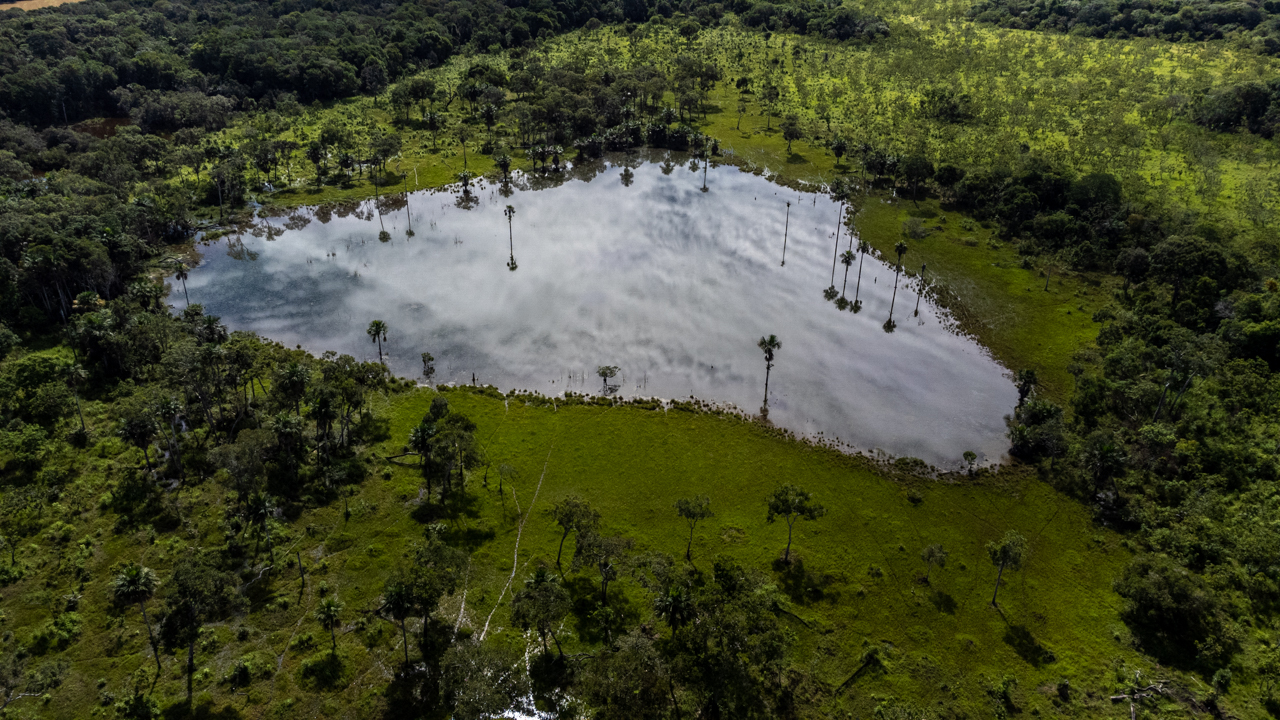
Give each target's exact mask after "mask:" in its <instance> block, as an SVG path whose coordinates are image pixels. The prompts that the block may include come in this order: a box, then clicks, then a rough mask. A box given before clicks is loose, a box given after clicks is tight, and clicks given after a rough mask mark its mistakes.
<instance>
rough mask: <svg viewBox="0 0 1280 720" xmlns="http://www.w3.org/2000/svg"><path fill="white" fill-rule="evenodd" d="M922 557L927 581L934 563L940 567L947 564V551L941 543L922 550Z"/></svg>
mask: <svg viewBox="0 0 1280 720" xmlns="http://www.w3.org/2000/svg"><path fill="white" fill-rule="evenodd" d="M920 559H921V560H923V561H924V581H925V582H926V583H927V582H929V572H930V571H931V570H932V569H933V566H934V565H937V566H938V567H940V568H943V567H946V566H947V551H946V550H945V549H943V547H942V546H941V545H936V544H935V545H930V546H928V547H926V548H925V549H924V550H921V551H920Z"/></svg>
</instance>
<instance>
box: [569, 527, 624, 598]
mask: <svg viewBox="0 0 1280 720" xmlns="http://www.w3.org/2000/svg"><path fill="white" fill-rule="evenodd" d="M634 544H635V541H633V540H632V539H631V538H629V537H623V536H621V535H601V534H599V533H597V532H589V533H586V534H582V535H579V536H578V546H577V547H576V548H574V551H573V569H574V570H579V569H581V568H584V567H587V566H593V567H595V569H596V570H597V571H598V572H599V573H600V605H601V607H607V606H608V604H609V583H611V582H613V581H614V580H616V579H618V575H619V572H618V564H619V563H620V562H621V561H622V560H623V559H624V558H625V557H626V555H627V553H628V552H630V551H631V547H632V546H633V545H634Z"/></svg>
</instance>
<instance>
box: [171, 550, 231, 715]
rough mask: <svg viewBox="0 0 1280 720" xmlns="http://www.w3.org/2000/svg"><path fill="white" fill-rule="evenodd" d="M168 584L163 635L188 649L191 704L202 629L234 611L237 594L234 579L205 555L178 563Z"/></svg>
mask: <svg viewBox="0 0 1280 720" xmlns="http://www.w3.org/2000/svg"><path fill="white" fill-rule="evenodd" d="M167 585H168V587H169V594H168V597H167V598H166V600H165V615H164V628H163V629H164V635H165V637H167V638H168V642H169V643H170V644H172V645H176V646H179V647H181V646H183V645H185V646H186V648H187V704H188V705H190V704H191V693H192V678H193V676H194V674H195V670H196V662H195V657H196V641H197V640H199V639H200V629H201V628H203V627H204V625H205V623H207V622H208V621H209V620H211V619H214V618H217V617H220V616H222V615H224V614H226V613H228V612H230V611H231V610H233V609H234V608H235V606H236V604H237V596H236V595H235V586H234V585H233V584H232V582H231V578H230V577H228V576H227V575H226V573H223V572H222V571H220V570H218V569H216V568H215V567H213V566H212V565H211V564H210V563H209V562H208V560H207V559H205V558H203V557H196V558H187V559H185V560H184V561H183V562H181V563H178V564H177V566H176V567H175V568H174V571H173V577H172V578H170V580H169V582H168V583H167Z"/></svg>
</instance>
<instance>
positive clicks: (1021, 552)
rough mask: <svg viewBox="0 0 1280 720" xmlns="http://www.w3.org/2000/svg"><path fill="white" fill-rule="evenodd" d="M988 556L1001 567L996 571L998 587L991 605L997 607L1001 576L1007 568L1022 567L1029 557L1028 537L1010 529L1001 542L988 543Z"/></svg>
mask: <svg viewBox="0 0 1280 720" xmlns="http://www.w3.org/2000/svg"><path fill="white" fill-rule="evenodd" d="M987 556H988V557H989V558H991V564H992V565H994V566H996V567H997V568H999V571H998V572H997V573H996V589H995V592H993V593H991V607H997V605H996V597H997V596H999V594H1000V578H1001V577H1003V576H1004V571H1005V569H1006V568H1007V569H1009V570H1021V569H1022V563H1023V562H1024V561H1025V560H1026V559H1027V539H1026V538H1024V537H1023V536H1022V535H1020V534H1018V533H1017V532H1016V531H1014V530H1010V531H1009V532H1006V533H1005V534H1004V537H1003V538H1000V541H999V542H989V543H987Z"/></svg>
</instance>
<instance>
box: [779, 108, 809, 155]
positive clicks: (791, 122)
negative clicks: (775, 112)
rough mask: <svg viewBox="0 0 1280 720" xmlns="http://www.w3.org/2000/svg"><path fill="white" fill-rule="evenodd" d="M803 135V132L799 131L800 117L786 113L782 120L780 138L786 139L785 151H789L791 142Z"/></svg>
mask: <svg viewBox="0 0 1280 720" xmlns="http://www.w3.org/2000/svg"><path fill="white" fill-rule="evenodd" d="M802 137H804V133H802V132H801V131H800V119H799V118H797V117H796V116H795V115H788V116H786V117H785V118H783V120H782V139H783V140H786V141H787V153H788V154H790V153H791V142H792V141H793V140H799V139H800V138H802Z"/></svg>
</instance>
